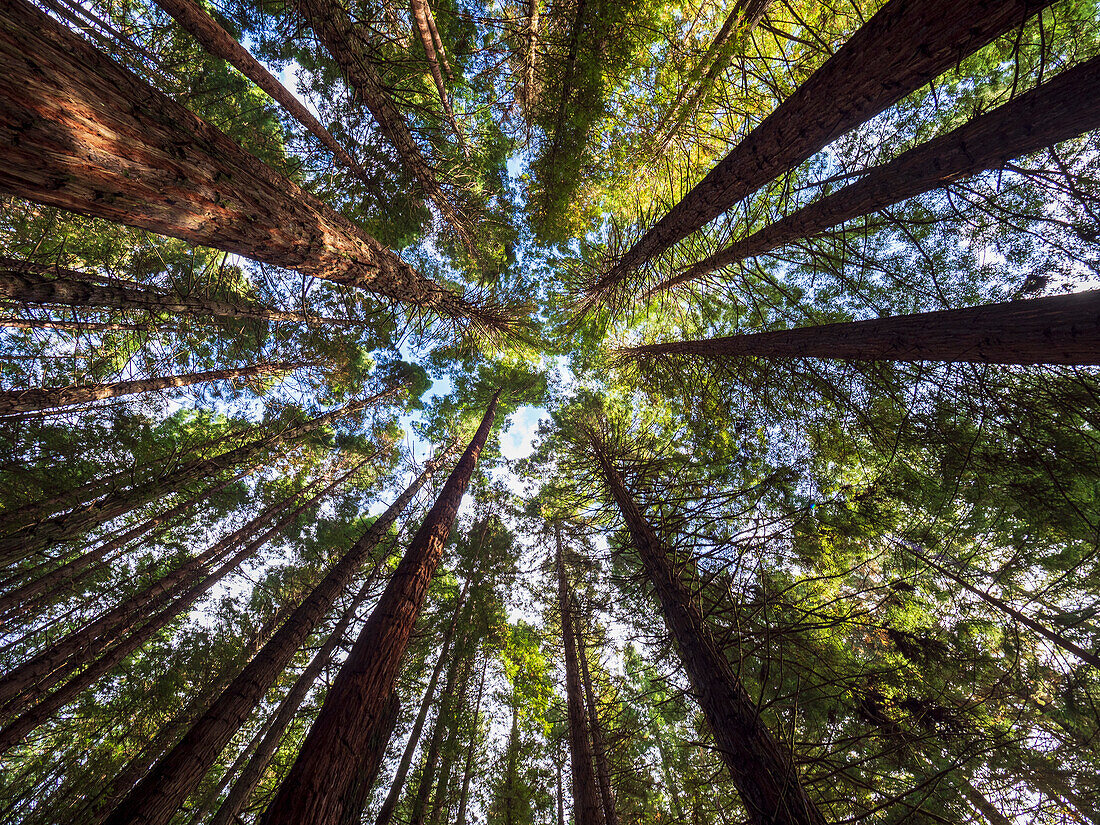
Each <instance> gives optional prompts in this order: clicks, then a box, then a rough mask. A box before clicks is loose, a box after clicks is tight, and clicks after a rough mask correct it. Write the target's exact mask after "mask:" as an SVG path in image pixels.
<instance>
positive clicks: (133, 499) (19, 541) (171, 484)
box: [0, 385, 403, 563]
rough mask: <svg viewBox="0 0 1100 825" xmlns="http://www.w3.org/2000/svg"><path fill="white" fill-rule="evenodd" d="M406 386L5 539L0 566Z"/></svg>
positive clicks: (192, 463) (186, 466) (234, 465)
mask: <svg viewBox="0 0 1100 825" xmlns="http://www.w3.org/2000/svg"><path fill="white" fill-rule="evenodd" d="M402 386H403V385H396V386H393V387H389V388H387V389H385V390H383V391H382V392H380V393H377V394H375V395H372V396H370V397H369V398H363V399H360V400H358V401H352V402H351V403H349V404H345V405H344V406H343V407H341V408H339V409H336V410H332V411H330V412H327V413H324V414H322V415H319V416H317V417H316V418H312V419H310V420H309V421H306V422H303V423H302V424H296V425H294V426H292V427H288V428H286V429H285V430H283V431H282V432H277V433H273V434H271V435H268V436H265V437H263V438H258V439H255V440H254V441H250V442H248V443H247V444H243V445H241V446H240V447H236V448H234V449H232V450H229V451H227V452H225V453H222V454H221V455H219V456H215V457H213V458H199V459H194V460H192V461H188V462H186V463H184V464H181V465H180V466H178V467H176V468H175V469H173V470H171V471H170V472H168V473H165V474H164V475H163V476H161V477H160V478H156V479H151V480H149V481H144V482H141V483H139V484H135V485H134V486H132V487H130V488H129V489H126V490H118V491H115V492H111V493H108V494H107V495H105V496H103V497H102V498H100V499H99V500H98V501H95V502H93V503H91V504H89V505H88V506H86V507H81V508H80V509H78V510H74V511H71V512H69V513H63V514H62V515H59V516H54V517H53V518H50V519H48V520H46V521H42V522H39V523H36V524H31V525H27V526H25V527H22V528H20V529H19V530H16V531H14V532H12V533H11V534H10V535H9V536H6V537H4V538H3V539H0V563H11V562H12V561H17V560H19V559H24V558H29V557H31V556H32V555H34V554H36V553H38V552H40V551H41V550H43V549H45V548H47V547H49V546H51V545H55V544H59V543H61V542H63V541H69V540H71V539H75V538H77V537H78V536H80V535H82V534H83V533H86V532H88V531H89V530H91V529H93V528H95V527H99V526H100V525H103V524H106V523H107V522H109V521H111V520H112V519H115V518H117V517H118V516H121V515H123V514H124V513H128V512H129V511H131V510H134V509H136V508H138V507H142V506H144V505H146V504H148V503H149V502H151V501H155V500H157V499H158V498H162V497H163V496H167V495H170V494H171V493H175V492H177V491H179V490H180V489H182V488H184V487H185V486H186V485H188V484H191V483H192V482H194V481H197V480H199V479H202V478H209V477H211V476H214V475H217V474H219V473H221V472H223V471H225V470H232V469H235V468H237V467H239V466H240V465H241V464H244V463H245V462H253V461H255V459H256V458H257V457H258V456H260V455H261V454H263V453H264V452H266V451H267V450H270V449H272V448H274V447H277V446H279V445H280V444H284V443H286V442H288V441H291V440H294V439H298V438H301V437H302V436H305V435H307V434H309V433H311V432H315V431H316V430H319V429H320V428H321V427H324V426H326V425H327V424H329V423H332V422H334V421H337V420H339V419H340V418H341V417H343V416H345V415H350V414H352V413H355V412H358V411H359V410H361V409H364V408H366V407H369V406H371V405H372V404H376V403H378V402H379V401H382V400H384V399H386V398H388V397H390V396H392V395H394V394H396V393H397V391H398V390H400V389H401V388H402Z"/></svg>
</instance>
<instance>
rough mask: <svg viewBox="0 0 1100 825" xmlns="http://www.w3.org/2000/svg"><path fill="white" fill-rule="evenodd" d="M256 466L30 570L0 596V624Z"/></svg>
mask: <svg viewBox="0 0 1100 825" xmlns="http://www.w3.org/2000/svg"><path fill="white" fill-rule="evenodd" d="M255 469H256V468H255V467H249V468H248V469H246V470H243V471H241V472H239V473H237V474H236V475H233V476H230V477H229V478H227V479H226V480H225V481H221V482H218V483H217V484H215V485H213V486H212V487H209V488H207V489H205V490H203V491H202V492H201V493H199V494H198V495H195V496H192V497H191V498H189V499H186V500H184V501H181V502H179V503H178V504H175V505H173V506H172V507H169V508H168V509H167V510H164V511H163V512H160V513H158V514H156V515H155V516H152V517H151V518H148V519H145V520H144V521H142V522H140V523H138V524H136V525H135V526H133V527H131V528H130V529H129V530H124V531H123V532H121V533H118V534H117V535H115V536H112V537H111V538H109V539H108V540H107V541H104V542H101V543H99V544H97V545H96V546H95V547H93V548H92V549H91V550H89V551H88V552H86V553H82V554H81V555H79V556H77V557H76V558H75V559H72V560H71V561H68V562H65V563H64V564H62V565H61V566H60V567H56V568H54V569H53V570H49V571H44V570H42V568H44V567H48V563H43V564H42V565H39V566H38V567H36V568H35V569H34V570H33V571H29V572H30V573H31V575H35V574H37V573H39V572H41V575H37V576H36V577H35V578H31V579H30V580H29V581H27V583H26V584H23V585H21V586H19V587H16V588H14V589H12V590H10V591H8V592H6V593H3V594H0V623H3V622H4V620H5V619H6V618H7V617H8V614H9V613H11V612H12V611H13V610H15V609H16V608H19V609H20V611H21V612H22V613H23V614H24V615H27V614H30V613H35V612H37V611H38V610H39V609H40V608H41V607H42V605H43V603H44V602H45V601H46V600H56V599H58V598H61V597H62V596H63V595H64V594H63V593H62V591H64V590H66V589H70V588H72V587H73V586H74V585H76V584H77V583H79V582H80V581H81V579H82V578H83V576H84V575H85V574H86V573H87V572H89V569H90V568H91V569H93V570H94V569H98V568H99V567H100V566H101V563H102V561H103V560H104V559H105V558H106V557H107V556H108V555H110V554H111V553H113V552H114V551H115V550H118V549H119V548H121V547H125V546H126V545H127V544H129V543H130V542H131V541H133V540H134V539H136V538H138V537H140V536H144V535H145V534H146V533H149V532H151V531H152V530H153V529H155V528H156V527H158V526H159V525H161V524H164V523H166V522H169V521H171V520H172V519H174V518H176V517H177V516H179V515H182V514H183V513H186V512H187V511H188V510H190V509H191V508H192V507H194V506H195V505H196V504H198V503H199V502H200V501H205V500H207V499H209V498H210V497H211V496H213V495H216V494H218V493H220V492H221V491H222V490H224V489H226V488H227V487H229V486H230V485H232V484H235V483H236V482H238V481H240V480H241V479H242V478H244V477H245V476H247V475H249V474H251V473H252V472H253V470H255Z"/></svg>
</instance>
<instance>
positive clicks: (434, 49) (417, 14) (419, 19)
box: [409, 0, 470, 158]
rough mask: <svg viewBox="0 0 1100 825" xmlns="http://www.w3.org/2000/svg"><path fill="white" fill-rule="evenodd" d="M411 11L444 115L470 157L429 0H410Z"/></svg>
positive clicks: (449, 71) (448, 67)
mask: <svg viewBox="0 0 1100 825" xmlns="http://www.w3.org/2000/svg"><path fill="white" fill-rule="evenodd" d="M409 12H410V14H411V16H412V19H413V21H414V22H415V23H416V31H417V33H418V34H419V35H420V44H421V45H422V46H423V47H424V56H425V57H426V58H427V61H428V69H429V70H430V72H431V75H432V80H434V81H435V88H436V90H437V91H438V92H439V101H440V103H442V104H443V115H444V117H446V119H447V123H448V124H449V125H450V127H451V130H452V131H453V132H454V133H455V137H456V138H457V139H458V143H459V146H460V147H461V148H462V152H463V154H464V155H466V157H467V158H469V157H470V150H469V148H468V147H467V146H466V140H465V138H464V137H463V134H462V130H461V129H459V128H458V123H457V122H456V121H455V114H454V112H453V111H452V110H451V101H450V98H449V97H448V96H447V87H446V86H445V85H444V83H443V72H442V70H441V69H440V62H441V61H442V63H443V65H444V66H446V68H447V74H448V75H450V74H451V67H450V66H449V65H448V64H447V55H446V54H445V53H444V52H443V48H442V46H443V44H442V43H441V42H440V41H439V32H438V31H436V28H435V21H434V20H433V19H432V9H431V6H429V5H428V2H427V0H409Z"/></svg>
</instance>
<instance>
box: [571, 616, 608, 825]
mask: <svg viewBox="0 0 1100 825" xmlns="http://www.w3.org/2000/svg"><path fill="white" fill-rule="evenodd" d="M573 630H574V632H575V633H576V639H577V660H578V661H579V662H580V666H581V683H582V684H583V685H584V705H585V708H586V709H587V711H588V729H589V731H591V733H592V755H593V757H594V762H595V766H596V779H597V781H598V782H599V787H600V803H601V805H602V807H603V816H604V821H605V822H606V823H607V825H619V816H618V814H617V813H616V812H615V795H614V794H613V793H612V791H611V770H610V768H609V767H608V764H607V740H606V738H605V737H604V735H603V724H602V723H601V722H600V714H599V711H598V710H597V708H596V692H595V691H594V690H593V689H592V674H591V673H590V672H589V669H588V652H587V650H586V649H585V644H584V635H583V634H582V633H581V627H580V623H579V622H578V621H574V622H573Z"/></svg>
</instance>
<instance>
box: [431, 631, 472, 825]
mask: <svg viewBox="0 0 1100 825" xmlns="http://www.w3.org/2000/svg"><path fill="white" fill-rule="evenodd" d="M476 658H477V647H476V645H475V647H474V650H473V651H472V652H471V653H470V656H469V657H468V659H467V661H466V666H465V668H464V669H463V674H462V686H461V687H460V688H459V690H458V693H457V694H456V695H455V698H454V702H453V703H452V706H451V711H450V713H448V714H447V718H448V725H447V741H446V743H445V744H444V745H443V768H442V770H440V772H439V781H437V782H436V783H435V792H434V793H433V794H432V804H431V810H430V812H429V813H428V816H427V822H428V823H429V825H439V821H440V819H441V818H442V816H443V812H444V811H445V810H447V807H448V800H449V799H450V796H451V778H452V776H453V775H454V764H455V759H456V757H457V756H458V752H457V751H458V738H459V734H460V732H461V729H462V715H463V714H464V713H465V711H466V697H467V696H468V695H469V689H470V673H471V671H472V669H473V665H474V661H475V660H476ZM423 821H424V819H423V818H421V819H420V822H421V823H423Z"/></svg>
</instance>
